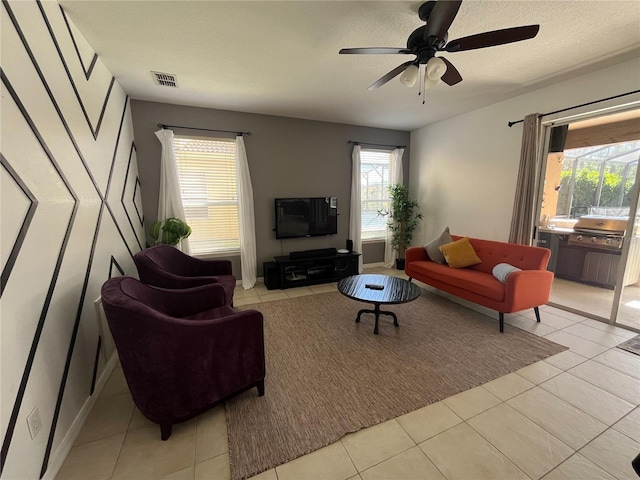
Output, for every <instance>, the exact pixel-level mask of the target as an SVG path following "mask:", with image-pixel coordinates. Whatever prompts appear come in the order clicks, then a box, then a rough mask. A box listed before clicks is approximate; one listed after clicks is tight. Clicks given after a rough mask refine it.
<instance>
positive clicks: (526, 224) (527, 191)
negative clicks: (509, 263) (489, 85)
mask: <svg viewBox="0 0 640 480" xmlns="http://www.w3.org/2000/svg"><path fill="white" fill-rule="evenodd" d="M541 124H542V120H541V116H540V114H539V113H532V114H530V115H527V116H526V117H524V123H523V128H522V147H521V150H520V168H519V170H518V181H517V183H516V195H515V199H514V201H513V215H512V217H511V231H510V233H509V242H511V243H520V244H523V245H531V240H532V237H533V225H534V218H533V217H534V214H535V208H536V205H535V199H536V192H537V190H538V165H539V159H540V149H541V140H542V127H541Z"/></svg>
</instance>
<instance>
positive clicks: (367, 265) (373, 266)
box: [362, 262, 385, 268]
mask: <svg viewBox="0 0 640 480" xmlns="http://www.w3.org/2000/svg"><path fill="white" fill-rule="evenodd" d="M384 266H385V264H384V262H375V263H364V264H362V268H376V267H384Z"/></svg>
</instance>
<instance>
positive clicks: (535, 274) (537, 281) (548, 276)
mask: <svg viewBox="0 0 640 480" xmlns="http://www.w3.org/2000/svg"><path fill="white" fill-rule="evenodd" d="M552 283H553V273H552V272H549V271H547V270H522V271H519V272H513V273H511V274H510V275H509V276H508V277H507V281H506V284H505V302H504V303H505V306H506V309H505V312H504V313H510V312H517V311H520V310H524V309H527V308H533V307H537V306H540V305H544V304H545V303H547V302H548V301H549V294H550V293H551V285H552Z"/></svg>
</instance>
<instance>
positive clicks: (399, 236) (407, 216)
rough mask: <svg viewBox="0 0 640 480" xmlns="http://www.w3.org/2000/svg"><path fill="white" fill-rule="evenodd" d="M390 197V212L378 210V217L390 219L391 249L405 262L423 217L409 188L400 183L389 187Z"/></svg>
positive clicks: (388, 225) (388, 226)
mask: <svg viewBox="0 0 640 480" xmlns="http://www.w3.org/2000/svg"><path fill="white" fill-rule="evenodd" d="M389 196H390V198H391V206H390V208H389V210H388V211H386V210H378V215H381V216H386V217H388V220H387V228H388V229H389V231H390V232H391V247H392V248H393V249H394V250H395V251H396V252H398V258H399V259H402V260H403V259H404V254H405V251H406V249H407V247H409V246H410V245H411V240H413V234H414V233H415V231H416V228H418V224H419V223H420V220H422V218H423V217H422V214H421V213H420V211H419V210H418V207H419V206H418V202H416V201H415V200H411V199H409V188H408V187H406V186H404V185H402V184H400V183H398V184H395V185H389Z"/></svg>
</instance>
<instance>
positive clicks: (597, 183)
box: [535, 110, 640, 331]
mask: <svg viewBox="0 0 640 480" xmlns="http://www.w3.org/2000/svg"><path fill="white" fill-rule="evenodd" d="M583 118H584V117H583ZM638 122H640V110H632V111H626V112H619V113H615V114H610V115H608V116H601V117H593V118H589V119H587V120H584V119H583V120H580V121H578V122H573V123H569V124H567V125H565V126H563V127H560V128H562V131H560V128H559V127H558V126H557V125H556V126H555V130H552V127H551V126H546V127H545V128H546V129H547V135H546V138H547V140H548V144H549V147H548V148H547V150H548V151H549V153H548V155H546V158H545V162H543V163H544V164H543V165H542V169H541V177H542V178H541V182H540V184H541V188H540V192H539V202H538V203H539V209H538V212H539V215H538V226H537V229H536V238H535V241H536V242H537V244H538V245H539V246H543V247H546V248H549V249H551V252H552V255H551V261H550V263H549V269H550V270H552V271H554V273H555V279H554V284H553V288H552V292H551V298H550V303H551V304H553V305H554V306H556V307H558V308H562V309H565V310H569V311H572V312H575V313H579V314H581V315H584V316H587V317H591V318H596V319H598V320H601V321H604V322H607V323H617V324H618V325H619V326H624V327H627V328H631V329H634V330H638V331H640V218H639V215H640V213H639V212H638V185H640V172H639V171H638V159H639V158H640V132H638V129H637V124H638ZM629 125H636V127H635V128H631V129H629V128H627V127H628V126H629ZM567 127H568V128H567ZM558 134H560V137H561V141H560V145H559V142H558V141H557V140H558ZM563 144H564V145H563ZM583 215H597V216H602V217H606V218H613V219H616V220H617V221H620V220H623V221H622V222H621V223H622V224H623V225H626V228H625V233H624V239H623V240H622V239H621V238H620V235H618V237H617V238H612V239H611V240H610V242H611V245H601V246H600V247H598V246H597V245H596V243H595V242H596V240H594V243H592V242H591V241H590V240H591V238H589V239H588V240H589V242H585V243H584V244H577V243H576V242H575V241H572V237H571V235H572V233H573V226H574V225H575V224H576V222H577V221H578V219H579V218H580V217H581V216H583ZM609 233H611V232H603V233H602V235H599V236H598V242H600V241H601V243H604V240H602V239H606V238H607V236H608V234H609ZM607 242H609V240H607ZM614 245H619V246H620V247H619V248H617V247H615V246H614Z"/></svg>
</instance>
